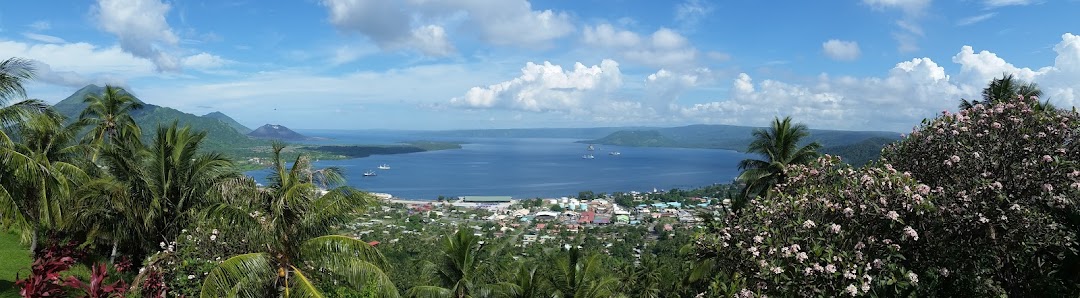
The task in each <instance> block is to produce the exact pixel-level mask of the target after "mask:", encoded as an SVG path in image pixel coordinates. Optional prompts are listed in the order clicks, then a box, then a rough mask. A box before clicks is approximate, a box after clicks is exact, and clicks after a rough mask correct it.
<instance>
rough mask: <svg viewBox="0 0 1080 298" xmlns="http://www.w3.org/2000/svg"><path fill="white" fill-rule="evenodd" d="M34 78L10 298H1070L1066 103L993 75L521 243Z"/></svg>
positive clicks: (762, 140) (1078, 176)
mask: <svg viewBox="0 0 1080 298" xmlns="http://www.w3.org/2000/svg"><path fill="white" fill-rule="evenodd" d="M33 71H34V70H33V67H32V63H30V62H29V61H27V60H22V59H18V58H12V59H8V60H4V61H3V62H0V228H2V230H3V231H4V232H5V233H4V234H0V240H3V241H0V243H10V242H12V241H11V240H13V238H14V237H13V235H12V234H8V233H6V232H8V231H11V232H14V233H15V234H14V235H18V236H19V237H18V238H20V241H21V243H22V244H20V245H25V246H21V247H19V251H18V254H20V255H22V256H24V257H25V256H29V257H30V258H31V261H30V263H27V264H24V266H23V267H21V268H19V269H17V273H16V275H17V276H18V279H19V280H18V281H14V285H15V287H16V288H17V289H16V290H14V291H15V292H18V295H20V296H23V297H56V296H77V297H195V296H199V297H236V296H243V297H274V296H283V297H327V296H333V297H398V296H408V297H459V298H460V297H730V296H739V297H755V296H976V297H983V296H1022V297H1029V296H1030V297H1042V296H1077V295H1080V252H1078V251H1080V249H1078V247H1077V245H1078V240H1077V239H1078V236H1080V235H1077V234H1078V231H1080V207H1078V205H1077V202H1076V199H1075V198H1077V197H1080V168H1078V164H1080V147H1078V146H1080V142H1078V141H1077V137H1078V135H1077V133H1078V132H1080V114H1078V113H1077V112H1075V111H1067V110H1062V109H1058V108H1056V107H1053V106H1050V105H1049V104H1048V103H1047V102H1040V101H1039V99H1038V97H1037V94H1038V88H1037V85H1035V84H1031V83H1021V82H1017V81H1014V80H1013V79H1012V78H1011V77H1009V76H1006V77H1004V78H1002V79H995V80H994V81H992V82H991V83H990V85H989V87H987V89H986V90H985V91H984V94H983V95H984V98H983V100H982V101H976V102H968V103H967V105H966V106H964V108H963V109H961V110H960V111H959V112H957V113H951V112H944V113H942V115H941V116H938V117H936V118H933V119H927V120H925V121H923V123H922V124H921V125H919V126H918V127H916V128H915V129H914V130H913V131H912V132H911V133H910V134H909V135H907V136H905V137H904V138H903V139H901V140H899V141H897V142H894V143H892V144H890V145H888V146H887V147H886V148H885V149H884V150H882V154H881V157H880V158H877V159H875V160H874V161H872V162H870V163H869V164H867V165H866V166H861V167H854V166H851V165H849V164H845V163H843V162H841V160H840V159H839V158H837V157H835V156H830V155H824V156H822V155H820V154H818V152H817V151H818V150H819V149H820V146H818V145H817V144H816V143H813V142H808V141H809V139H807V136H808V131H809V130H808V129H807V127H806V126H805V125H801V124H797V123H795V122H794V121H793V120H792V119H791V118H787V117H785V118H783V119H780V118H777V119H775V120H774V121H773V123H772V126H771V127H770V128H768V129H761V130H758V131H755V132H754V133H753V137H754V141H753V142H752V143H751V145H750V146H749V148H748V151H749V152H752V153H756V154H759V155H760V156H761V158H760V159H747V160H744V161H743V162H742V163H740V165H739V167H740V169H741V170H743V171H744V172H743V173H742V175H740V178H739V180H738V183H739V187H741V188H739V193H740V194H741V195H740V196H739V199H741V200H739V201H738V202H736V206H734V208H729V204H727V203H723V204H720V207H718V208H711V209H703V210H706V211H703V212H702V213H701V214H700V216H701V217H703V218H705V221H704V223H701V224H698V225H696V226H688V227H686V228H677V229H671V228H666V227H665V228H661V227H662V226H664V225H663V224H664V223H665V222H664V221H663V220H662V219H661V220H656V221H652V222H650V226H649V227H646V226H632V225H613V226H599V227H597V226H583V227H581V229H580V231H579V232H578V233H576V234H575V233H571V232H569V231H567V230H560V229H547V230H544V229H538V230H541V232H538V233H539V234H540V235H525V234H524V233H523V232H521V231H520V230H518V229H516V227H518V226H502V227H497V226H495V224H494V223H492V222H487V221H477V220H470V218H474V217H478V216H479V217H483V216H492V215H493V214H490V212H487V213H485V212H486V211H478V210H464V211H461V210H457V211H459V212H462V213H464V214H468V216H462V217H460V218H456V219H454V220H444V221H438V220H436V219H432V218H431V217H430V216H431V213H414V212H413V211H411V210H407V209H404V208H399V207H400V206H392V205H386V204H385V203H381V202H378V201H377V200H375V198H374V197H373V196H372V195H370V194H367V193H365V192H363V191H361V190H359V189H355V188H351V187H348V186H344V185H345V184H344V183H343V182H344V181H345V180H344V177H342V175H341V171H340V169H336V168H322V169H319V168H315V167H314V166H313V164H312V162H311V159H310V157H307V156H305V155H303V154H296V153H295V152H292V153H290V151H287V150H286V149H285V148H286V146H285V145H284V144H279V143H276V144H273V145H272V146H271V150H270V152H269V154H270V156H271V158H270V160H269V162H270V164H271V167H270V172H271V174H270V175H269V177H267V179H266V180H265V184H266V185H260V184H257V183H256V182H255V181H254V180H253V179H252V178H250V177H246V176H244V175H242V174H241V173H239V172H237V171H236V167H234V166H233V161H232V160H231V159H230V158H228V157H226V156H225V155H222V154H221V153H217V152H215V151H212V150H207V148H206V147H205V141H206V135H207V133H206V132H204V131H198V130H195V129H192V128H190V127H184V126H181V125H179V124H178V123H177V122H172V123H168V122H164V123H157V126H156V127H140V124H139V123H137V122H136V121H134V120H133V119H134V117H133V116H132V114H133V113H137V111H138V110H139V106H140V105H141V103H140V102H138V101H136V100H133V98H131V97H129V96H128V95H127V93H126V92H123V90H122V89H120V88H115V87H112V86H107V87H106V88H105V89H104V91H103V92H101V93H100V94H91V95H90V96H87V98H85V99H84V103H86V104H87V105H86V108H85V109H84V110H83V111H81V112H80V115H81V116H79V117H78V119H65V118H64V117H62V116H61V115H60V113H57V112H56V111H53V110H51V109H50V108H49V107H47V106H46V105H44V104H43V103H42V102H40V101H36V100H28V99H25V97H26V92H25V89H24V88H23V84H25V83H26V82H27V80H30V79H32V78H33ZM731 187H734V186H715V187H712V188H709V189H708V191H715V192H718V193H726V192H727V190H731ZM687 193H694V191H690V192H687ZM679 194H680V192H676V191H672V192H668V193H659V194H655V196H656V197H657V198H661V199H663V198H666V196H673V197H674V196H679ZM579 196H580V197H582V198H591V197H595V196H596V194H593V193H591V192H582V193H581V194H579ZM615 200H616V203H617V204H620V205H628V204H631V203H633V200H630V201H627V200H626V199H619V198H616V199H615ZM520 204H521V205H520V206H523V208H527V207H528V206H532V207H535V208H540V206H533V205H531V204H533V203H532V202H530V201H526V202H522V203H520ZM740 206H741V208H739V207H740ZM533 227H536V226H533ZM525 236H541V237H540V238H541V239H547V241H546V242H544V241H537V242H536V243H532V244H528V245H525V244H522V243H523V241H522V238H524V237H525ZM373 240H378V241H373ZM379 241H381V243H380V242H379ZM433 244H436V245H433ZM0 251H2V252H3V253H4V254H11V250H8V249H4V250H0ZM5 259H6V257H5ZM5 261H6V260H5ZM0 264H3V266H8V265H7V264H6V263H0ZM4 268H8V267H4ZM5 273H6V272H5ZM0 278H10V277H9V276H8V275H7V274H4V275H0ZM3 284H4V283H2V282H0V285H3ZM0 291H3V289H0ZM10 293H12V292H6V293H5V292H0V295H3V294H10Z"/></svg>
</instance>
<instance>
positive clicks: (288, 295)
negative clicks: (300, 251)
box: [285, 266, 326, 298]
mask: <svg viewBox="0 0 1080 298" xmlns="http://www.w3.org/2000/svg"><path fill="white" fill-rule="evenodd" d="M289 267H290V268H291V269H292V270H291V271H290V275H292V276H291V277H292V278H290V279H289V281H290V282H289V284H288V285H286V286H285V298H293V297H295V298H323V297H326V296H323V294H322V292H321V291H319V288H318V287H316V286H315V284H314V283H312V282H311V279H309V278H308V277H307V275H304V272H302V271H300V269H297V268H296V267H295V266H289Z"/></svg>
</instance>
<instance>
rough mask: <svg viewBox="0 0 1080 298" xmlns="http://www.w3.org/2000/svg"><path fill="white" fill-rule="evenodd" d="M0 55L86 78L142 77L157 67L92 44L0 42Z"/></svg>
mask: <svg viewBox="0 0 1080 298" xmlns="http://www.w3.org/2000/svg"><path fill="white" fill-rule="evenodd" d="M0 53H5V54H6V55H9V56H13V57H23V58H27V59H32V60H37V61H41V62H43V63H47V64H48V65H50V66H51V68H52V69H55V70H56V71H71V72H76V73H80V74H83V75H85V76H95V75H99V74H118V75H124V76H126V77H139V76H147V75H153V74H154V66H153V64H151V63H150V62H149V61H147V60H145V59H140V58H137V57H135V56H132V55H131V54H130V53H127V52H125V51H123V50H122V49H121V48H120V47H115V46H114V47H104V48H103V47H97V46H95V45H92V44H89V43H82V42H80V43H66V44H32V43H24V42H17V41H10V40H0Z"/></svg>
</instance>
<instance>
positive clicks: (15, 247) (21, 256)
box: [0, 231, 30, 298]
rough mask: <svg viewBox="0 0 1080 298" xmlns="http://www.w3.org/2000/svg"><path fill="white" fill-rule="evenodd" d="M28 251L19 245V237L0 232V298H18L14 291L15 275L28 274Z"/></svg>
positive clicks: (17, 293) (16, 291)
mask: <svg viewBox="0 0 1080 298" xmlns="http://www.w3.org/2000/svg"><path fill="white" fill-rule="evenodd" d="M28 249H29V248H28V247H26V246H24V245H22V244H21V243H19V235H15V234H12V233H8V232H6V231H3V232H0V298H8V297H12V298H14V297H19V291H18V290H16V289H15V274H16V273H19V275H20V276H23V277H25V276H26V275H27V274H29V273H30V271H29V268H30V253H29V251H28ZM20 270H21V271H20Z"/></svg>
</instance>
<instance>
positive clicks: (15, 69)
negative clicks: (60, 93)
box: [0, 58, 49, 146]
mask: <svg viewBox="0 0 1080 298" xmlns="http://www.w3.org/2000/svg"><path fill="white" fill-rule="evenodd" d="M33 78H34V66H33V64H32V63H31V62H30V60H26V59H21V58H9V59H7V60H4V61H0V145H7V146H10V145H11V139H10V136H8V135H7V132H8V131H9V130H10V129H15V126H17V125H18V124H20V123H22V122H23V121H25V120H26V118H27V117H29V116H30V114H34V113H41V112H46V111H48V107H49V105H47V104H45V103H44V102H42V101H40V100H34V99H28V100H22V101H19V102H16V103H14V104H11V105H10V106H9V105H8V103H9V102H11V101H12V100H16V99H20V98H25V97H26V88H24V87H23V84H25V83H26V82H27V81H29V80H31V79H33Z"/></svg>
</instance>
